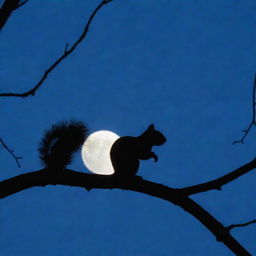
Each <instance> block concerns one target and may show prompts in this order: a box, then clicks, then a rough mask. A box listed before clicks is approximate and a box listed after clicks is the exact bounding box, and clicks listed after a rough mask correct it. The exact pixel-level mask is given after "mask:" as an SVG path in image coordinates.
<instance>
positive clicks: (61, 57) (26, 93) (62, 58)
mask: <svg viewBox="0 0 256 256" xmlns="http://www.w3.org/2000/svg"><path fill="white" fill-rule="evenodd" d="M111 1H112V0H103V1H102V2H101V3H100V4H99V5H98V6H97V7H96V8H95V10H94V11H93V12H92V14H91V16H90V18H89V19H88V21H87V23H86V25H85V28H84V30H83V32H82V34H81V35H80V37H79V38H78V39H77V41H76V42H75V43H74V44H73V45H72V46H71V47H70V49H67V47H68V44H66V46H65V50H64V53H63V54H62V55H61V56H60V57H59V58H58V59H57V60H56V61H55V62H54V63H53V64H52V65H51V66H50V67H49V68H48V69H47V70H46V71H45V72H44V75H43V76H42V77H41V79H40V80H39V82H38V83H37V84H36V85H35V86H34V87H33V88H32V89H30V90H29V91H26V92H24V93H12V92H10V93H0V96H1V97H21V98H25V97H28V96H30V95H31V96H34V95H35V93H36V91H37V89H38V88H39V87H40V86H41V85H42V84H43V82H44V81H45V80H46V78H47V77H48V75H49V74H50V73H51V72H52V71H53V70H54V69H55V68H56V66H57V65H58V64H59V63H60V62H62V61H63V60H64V59H65V58H66V57H67V56H69V55H70V54H71V53H72V52H73V51H74V50H75V49H76V47H77V46H78V45H79V44H80V43H81V42H82V41H83V39H84V38H85V37H86V35H87V32H88V31H89V27H90V24H91V23H92V20H93V18H94V17H95V15H96V14H97V12H98V11H99V10H100V9H101V8H102V7H103V6H104V5H105V4H107V3H109V2H111Z"/></svg>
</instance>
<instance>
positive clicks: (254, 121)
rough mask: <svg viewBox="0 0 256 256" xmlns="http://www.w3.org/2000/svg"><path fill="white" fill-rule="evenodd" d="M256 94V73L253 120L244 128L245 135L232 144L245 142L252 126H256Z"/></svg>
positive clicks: (255, 78) (253, 94)
mask: <svg viewBox="0 0 256 256" xmlns="http://www.w3.org/2000/svg"><path fill="white" fill-rule="evenodd" d="M255 94H256V74H255V77H254V84H253V92H252V120H251V122H250V124H249V126H248V128H247V129H245V130H243V132H244V135H243V137H242V138H241V139H240V140H235V141H234V142H233V143H232V144H237V143H241V144H244V140H245V138H246V137H247V135H248V134H249V132H250V130H251V128H252V127H253V126H256V120H255V119H256V116H255V106H256V101H255V97H256V96H255Z"/></svg>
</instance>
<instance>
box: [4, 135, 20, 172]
mask: <svg viewBox="0 0 256 256" xmlns="http://www.w3.org/2000/svg"><path fill="white" fill-rule="evenodd" d="M0 142H1V144H2V145H3V147H4V148H5V149H6V150H7V151H8V152H9V153H10V154H11V156H12V157H13V158H14V160H15V161H16V164H17V166H18V167H19V168H20V167H21V166H20V163H19V160H20V159H22V157H20V156H16V155H15V154H14V151H13V150H11V149H10V148H9V147H8V146H7V145H6V144H5V143H4V141H3V140H2V139H1V138H0Z"/></svg>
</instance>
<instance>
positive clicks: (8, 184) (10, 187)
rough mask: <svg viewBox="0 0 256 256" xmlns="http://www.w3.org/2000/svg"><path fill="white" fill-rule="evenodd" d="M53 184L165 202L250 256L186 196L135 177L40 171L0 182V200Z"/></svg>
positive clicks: (223, 228)
mask: <svg viewBox="0 0 256 256" xmlns="http://www.w3.org/2000/svg"><path fill="white" fill-rule="evenodd" d="M56 184H58V185H67V186H76V187H82V188H86V189H87V190H90V189H93V188H98V189H113V188H118V189H123V190H131V191H136V192H141V193H144V194H147V195H150V196H154V197H157V198H160V199H163V200H166V201H168V202H170V203H173V204H175V205H178V206H179V207H181V208H182V209H183V210H185V211H186V212H188V213H189V214H191V215H192V216H194V217H195V218H196V219H197V220H198V221H199V222H201V223H202V224H203V225H204V226H205V227H206V228H207V229H208V230H209V231H210V232H211V233H212V234H213V235H214V236H215V237H216V239H217V241H220V242H222V243H224V244H225V245H226V246H227V247H228V248H229V249H230V250H231V251H232V252H233V253H234V254H235V255H240V256H251V254H250V253H249V252H248V251H247V250H246V249H245V248H243V246H242V245H240V244H239V243H238V241H236V240H235V239H234V238H233V237H232V235H231V234H230V232H228V230H227V229H226V228H225V227H224V226H223V225H222V224H221V223H220V222H219V221H218V220H217V219H215V218H214V217H213V216H212V215H211V214H210V213H208V212H207V211H206V210H205V209H203V208H202V207H201V206H200V205H199V204H197V203H196V202H194V201H193V200H192V199H190V198H189V197H188V196H185V195H184V194H183V193H182V192H180V191H179V190H177V189H173V188H170V187H167V186H164V185H161V184H158V183H154V182H150V181H147V180H144V179H142V178H140V177H137V176H134V177H132V178H131V179H130V180H129V181H126V182H123V181H120V179H118V178H116V176H113V175H95V174H86V173H81V172H75V171H72V170H64V171H62V172H57V173H56V174H55V172H50V171H49V170H47V169H42V170H39V171H35V172H30V173H26V174H22V175H19V176H16V177H13V178H10V179H8V180H4V181H2V182H0V198H4V197H7V196H9V195H12V194H14V193H17V192H19V191H22V190H24V189H28V188H31V187H34V186H46V185H56Z"/></svg>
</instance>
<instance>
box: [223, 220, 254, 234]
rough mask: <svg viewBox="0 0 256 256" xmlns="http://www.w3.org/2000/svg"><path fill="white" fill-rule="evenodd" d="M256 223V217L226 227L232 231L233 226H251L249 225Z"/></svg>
mask: <svg viewBox="0 0 256 256" xmlns="http://www.w3.org/2000/svg"><path fill="white" fill-rule="evenodd" d="M255 223H256V219H254V220H251V221H248V222H245V223H241V224H232V225H229V226H227V227H226V229H227V230H228V231H230V230H231V229H233V228H239V227H246V226H249V225H251V224H255Z"/></svg>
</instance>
